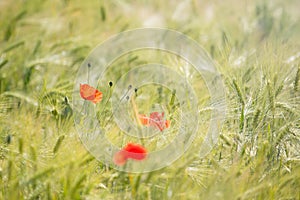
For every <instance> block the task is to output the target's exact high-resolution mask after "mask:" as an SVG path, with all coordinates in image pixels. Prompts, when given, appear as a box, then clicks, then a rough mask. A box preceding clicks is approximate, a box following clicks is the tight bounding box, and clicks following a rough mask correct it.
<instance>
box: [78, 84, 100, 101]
mask: <svg viewBox="0 0 300 200" xmlns="http://www.w3.org/2000/svg"><path fill="white" fill-rule="evenodd" d="M80 96H81V97H82V98H83V99H85V100H88V101H91V102H93V103H95V104H96V103H98V102H100V101H101V100H102V92H99V91H98V90H97V89H95V88H93V87H92V86H90V85H88V84H80Z"/></svg>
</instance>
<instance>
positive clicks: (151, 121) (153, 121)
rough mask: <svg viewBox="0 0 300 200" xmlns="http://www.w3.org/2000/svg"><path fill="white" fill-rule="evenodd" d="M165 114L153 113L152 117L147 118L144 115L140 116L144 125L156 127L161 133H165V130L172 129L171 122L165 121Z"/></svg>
mask: <svg viewBox="0 0 300 200" xmlns="http://www.w3.org/2000/svg"><path fill="white" fill-rule="evenodd" d="M164 114H165V113H164V112H162V113H159V112H152V113H150V117H147V116H146V115H144V114H139V119H140V121H141V123H142V125H145V126H152V127H156V128H158V129H159V130H160V131H163V130H164V129H165V128H169V127H170V121H169V120H164Z"/></svg>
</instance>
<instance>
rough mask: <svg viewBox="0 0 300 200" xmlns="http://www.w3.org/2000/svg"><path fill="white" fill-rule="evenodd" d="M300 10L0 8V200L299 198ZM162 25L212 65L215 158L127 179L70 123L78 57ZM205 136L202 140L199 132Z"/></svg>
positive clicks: (102, 4)
mask: <svg viewBox="0 0 300 200" xmlns="http://www.w3.org/2000/svg"><path fill="white" fill-rule="evenodd" d="M299 8H300V1H298V0H286V1H283V0H281V1H280V0H274V1H271V0H270V1H267V0H263V1H259V0H257V1H250V0H245V1H238V0H228V1H221V0H213V1H208V0H206V1H201V0H199V1H197V0H181V1H179V0H178V1H175V0H174V1H160V0H153V1H150V0H149V1H148V0H140V1H126V0H111V1H108V0H107V1H104V0H103V1H93V0H91V1H85V2H84V1H79V0H74V1H72V0H64V1H62V0H61V1H60V0H52V1H50V0H48V1H47V0H31V1H30V0H22V1H21V0H0V30H1V31H0V190H1V192H0V199H300V189H299V188H300V151H299V149H300V88H299V87H300V86H299V79H300V70H299V66H300V65H299V63H300V40H299V38H300V12H299ZM142 27H162V28H170V29H175V30H177V31H180V32H182V33H184V34H186V35H188V36H189V37H191V38H193V39H194V40H196V41H197V42H198V43H199V44H201V45H202V46H203V47H204V48H205V49H206V50H207V52H208V53H209V54H210V56H211V57H212V58H213V59H214V61H215V62H216V65H217V68H218V70H219V71H220V73H221V74H222V77H223V80H224V84H225V86H226V93H227V106H228V114H227V117H226V122H225V124H224V126H223V130H222V132H221V133H220V138H219V141H218V143H217V145H216V146H215V148H214V149H213V151H212V152H211V153H210V154H209V155H208V156H207V157H205V158H199V157H198V156H197V152H196V151H194V150H195V149H196V147H197V141H196V142H195V144H194V146H193V147H191V149H190V150H189V151H188V152H187V153H186V154H185V155H184V156H183V157H182V158H180V159H179V160H178V161H176V162H175V163H174V164H173V165H171V166H169V167H166V168H164V169H161V170H159V171H155V172H151V173H147V174H128V173H124V172H119V171H116V170H114V169H111V168H110V167H109V166H105V165H103V164H102V163H100V162H98V161H97V160H95V159H94V158H93V157H92V156H91V155H90V154H89V153H88V152H87V151H86V150H85V148H84V147H83V145H82V144H81V143H80V140H79V138H78V136H77V133H76V130H75V128H74V125H73V116H72V103H71V100H72V99H71V94H72V91H73V81H74V79H75V77H76V72H77V70H78V68H79V66H80V64H81V63H82V61H83V60H84V59H85V58H86V57H87V56H88V53H89V52H90V51H91V50H92V49H93V48H95V47H96V46H97V45H98V44H99V43H101V42H103V41H104V40H106V39H108V38H109V37H110V36H112V35H114V34H117V33H119V32H121V31H125V30H129V29H134V28H142ZM203 131H205V130H204V129H203Z"/></svg>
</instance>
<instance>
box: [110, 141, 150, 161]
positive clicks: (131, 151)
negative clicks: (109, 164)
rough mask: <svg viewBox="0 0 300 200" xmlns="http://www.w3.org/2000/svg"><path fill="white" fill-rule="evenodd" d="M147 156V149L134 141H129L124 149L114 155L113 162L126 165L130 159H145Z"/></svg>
mask: <svg viewBox="0 0 300 200" xmlns="http://www.w3.org/2000/svg"><path fill="white" fill-rule="evenodd" d="M146 157H147V150H146V149H145V148H144V147H143V146H141V145H139V144H134V143H128V144H127V145H126V146H125V147H124V148H123V149H122V150H120V151H118V152H117V153H116V154H115V155H114V157H113V162H114V163H115V164H116V165H119V166H122V165H124V164H125V163H126V162H127V160H128V159H133V160H143V159H145V158H146Z"/></svg>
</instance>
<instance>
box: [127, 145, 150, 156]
mask: <svg viewBox="0 0 300 200" xmlns="http://www.w3.org/2000/svg"><path fill="white" fill-rule="evenodd" d="M124 151H126V153H127V155H126V157H128V158H131V159H134V160H143V159H145V158H146V156H147V150H146V149H145V148H144V147H143V146H141V145H139V144H133V143H128V144H127V146H126V147H125V148H124Z"/></svg>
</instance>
